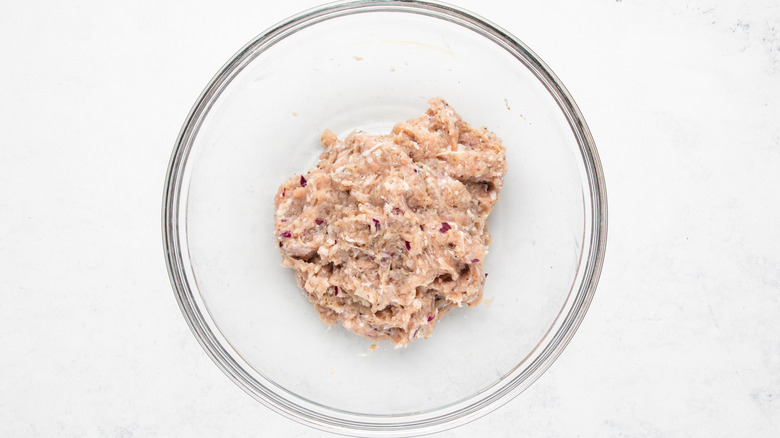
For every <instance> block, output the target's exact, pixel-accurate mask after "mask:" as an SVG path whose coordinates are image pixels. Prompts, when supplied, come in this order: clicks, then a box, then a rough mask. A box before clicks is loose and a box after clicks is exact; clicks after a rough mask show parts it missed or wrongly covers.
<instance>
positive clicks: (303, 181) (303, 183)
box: [301, 175, 306, 187]
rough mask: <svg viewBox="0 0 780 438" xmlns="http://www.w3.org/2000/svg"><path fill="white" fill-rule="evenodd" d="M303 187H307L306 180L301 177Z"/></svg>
mask: <svg viewBox="0 0 780 438" xmlns="http://www.w3.org/2000/svg"><path fill="white" fill-rule="evenodd" d="M301 187H306V178H304V177H303V175H301Z"/></svg>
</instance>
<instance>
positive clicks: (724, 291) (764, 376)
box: [0, 0, 780, 437]
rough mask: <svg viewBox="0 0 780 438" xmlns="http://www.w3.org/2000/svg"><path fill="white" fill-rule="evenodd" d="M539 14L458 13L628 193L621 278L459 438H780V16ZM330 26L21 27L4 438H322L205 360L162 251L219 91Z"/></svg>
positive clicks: (606, 283)
mask: <svg viewBox="0 0 780 438" xmlns="http://www.w3.org/2000/svg"><path fill="white" fill-rule="evenodd" d="M525 3H527V4H523V2H520V4H518V5H516V6H511V5H510V4H509V2H503V1H498V0H483V1H475V0H462V1H458V2H457V4H459V5H461V6H463V7H465V8H467V9H471V10H473V11H475V12H477V13H478V14H480V15H482V16H485V17H487V18H489V19H491V20H493V21H495V22H497V23H498V24H500V25H502V26H503V27H505V28H507V29H508V30H510V31H511V32H512V33H514V34H515V35H517V36H518V37H519V38H520V39H522V40H523V41H525V42H526V43H527V44H529V45H530V46H531V47H532V48H533V49H534V50H535V51H536V52H537V53H538V54H539V55H540V56H541V57H542V58H543V59H544V60H545V61H546V62H547V63H548V64H549V65H550V66H551V67H552V68H553V70H554V71H555V72H556V73H557V74H558V75H559V76H560V77H561V78H562V80H563V81H564V83H565V84H566V85H567V87H568V88H569V90H570V91H571V92H572V94H573V95H574V98H575V99H576V101H577V102H578V103H579V105H580V107H581V109H582V110H583V112H584V114H585V116H586V119H587V120H588V122H589V124H590V127H591V129H592V131H593V134H594V136H595V139H596V142H597V145H598V147H599V151H600V153H601V158H602V160H603V165H604V169H605V173H606V176H607V184H608V191H609V208H610V212H609V213H610V230H609V244H608V248H607V260H606V264H605V268H604V272H603V275H602V279H601V283H600V286H599V289H598V292H597V294H596V298H595V301H594V302H593V305H592V307H591V310H590V312H589V313H588V315H587V317H586V319H585V321H584V323H583V324H582V326H581V328H580V330H579V332H578V333H577V335H576V336H575V337H574V340H573V341H572V343H571V344H570V345H569V347H568V348H567V350H566V351H565V352H564V354H563V355H562V356H561V357H560V359H559V360H558V361H557V362H556V363H555V364H554V365H553V366H552V368H551V369H550V370H549V371H548V372H547V373H546V374H545V375H544V376H543V377H542V378H541V379H540V380H539V381H538V382H537V383H535V384H534V385H533V386H532V387H531V388H530V389H529V390H528V391H526V392H525V393H524V394H522V395H521V396H520V397H518V398H516V399H515V400H513V401H511V402H510V403H508V404H507V405H505V406H504V407H503V408H501V409H499V410H498V411H496V412H494V413H492V414H490V415H488V416H487V417H484V418H482V419H480V420H478V421H476V422H473V423H471V424H469V425H467V426H464V427H462V428H458V429H456V430H453V431H450V432H448V433H446V434H442V435H441V436H453V437H471V436H499V437H509V436H520V435H521V434H522V435H523V436H632V437H644V436H652V437H656V436H706V437H717V436H751V437H759V436H778V435H780V400H779V399H780V3H777V2H776V1H771V0H762V1H755V2H732V1H726V0H689V1H669V0H664V1H635V0H623V1H617V2H616V1H606V0H604V1H596V0H589V1H585V2H574V1H560V0H556V1H551V2H534V3H533V4H531V2H525ZM316 4H317V2H316V1H312V0H294V1H289V2H274V3H263V2H257V1H255V2H250V1H226V2H221V4H220V5H219V6H217V4H216V3H212V2H203V1H194V2H151V1H140V2H139V1H120V2H99V1H83V0H79V1H74V2H55V1H41V2H2V4H0V59H2V60H3V64H2V68H0V102H2V105H0V132H1V133H2V140H1V142H2V145H1V146H0V293H2V304H0V351H1V352H2V357H3V359H2V360H0V376H1V377H0V435H2V436H74V437H75V436H112V437H114V436H116V437H130V436H137V437H141V436H144V437H147V436H150V437H156V436H159V437H168V436H291V437H318V436H323V435H325V434H323V433H321V432H318V431H316V430H313V429H309V428H307V427H305V426H301V425H299V424H297V423H293V422H291V421H288V420H287V419H285V418H283V417H281V416H279V415H277V414H275V413H273V412H271V411H270V410H268V409H266V408H264V407H262V406H261V405H259V404H258V403H256V402H255V401H253V400H252V399H251V398H250V397H248V396H247V395H245V394H244V393H243V392H242V391H241V390H239V389H238V388H237V387H236V386H235V385H234V384H233V383H231V382H230V381H229V380H228V379H227V377H225V376H224V375H223V374H222V373H221V372H220V371H219V370H218V369H217V367H216V366H215V365H214V364H213V363H212V362H211V361H210V360H209V359H208V358H207V357H206V355H205V353H204V352H203V351H202V350H201V348H200V346H199V345H198V344H197V342H196V341H195V338H194V337H193V336H192V335H191V333H190V332H189V330H188V328H187V326H186V324H185V323H184V319H183V318H182V316H181V314H180V312H179V309H178V307H177V305H176V303H175V301H174V298H173V295H172V293H171V291H170V286H169V283H168V278H167V275H166V272H165V268H164V263H163V255H162V249H161V236H160V201H161V194H162V185H163V178H164V174H165V170H166V166H167V162H168V157H169V154H170V151H171V149H172V146H173V143H174V140H175V138H176V135H177V133H178V130H179V127H180V125H181V123H182V122H183V120H184V117H185V115H186V113H187V111H188V110H189V108H190V106H191V105H192V103H193V102H194V100H195V98H196V97H197V95H198V94H199V93H200V91H201V89H202V88H203V87H204V86H205V85H206V83H207V81H208V80H209V78H210V77H211V76H212V74H214V73H215V72H216V70H217V69H218V68H219V67H220V66H221V65H222V63H223V62H225V61H226V60H227V59H228V58H229V57H230V56H231V55H232V54H233V53H234V52H235V51H236V50H237V49H238V48H239V47H240V46H242V45H243V44H244V43H245V42H247V41H248V40H250V39H251V38H252V37H253V36H255V35H256V34H258V33H259V32H260V31H262V30H263V29H264V28H266V27H267V26H269V25H271V24H273V23H274V22H276V21H278V20H281V19H283V18H285V17H287V16H288V15H291V14H292V13H294V12H297V11H299V10H301V9H304V8H308V7H311V6H314V5H316Z"/></svg>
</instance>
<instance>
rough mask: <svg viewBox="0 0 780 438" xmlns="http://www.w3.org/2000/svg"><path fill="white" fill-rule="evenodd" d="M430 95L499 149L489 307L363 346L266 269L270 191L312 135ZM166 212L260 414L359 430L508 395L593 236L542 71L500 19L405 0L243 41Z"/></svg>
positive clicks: (574, 127)
mask: <svg viewBox="0 0 780 438" xmlns="http://www.w3.org/2000/svg"><path fill="white" fill-rule="evenodd" d="M435 96H441V97H444V98H445V99H447V100H448V102H449V103H450V104H451V105H452V106H453V107H454V108H455V109H456V110H457V111H458V112H459V113H460V114H461V115H462V116H463V118H464V120H466V121H467V122H469V123H470V124H472V125H477V126H480V125H483V126H487V127H488V128H489V129H490V130H491V131H493V132H495V133H496V134H497V135H498V136H499V137H500V138H502V139H503V141H504V144H505V145H506V147H507V159H508V169H509V170H508V173H507V176H506V180H505V185H504V188H503V190H502V192H501V194H500V198H499V202H498V204H497V206H496V208H495V210H494V211H493V213H492V215H491V217H490V220H489V227H490V231H491V233H492V235H493V243H492V245H491V247H490V254H489V255H488V256H487V258H486V261H485V263H486V271H487V272H488V273H489V277H488V278H487V281H486V285H485V295H484V302H483V304H482V305H479V306H477V307H475V308H462V309H455V310H454V311H452V312H450V313H449V314H448V315H447V316H446V317H445V318H444V319H443V320H442V321H441V322H440V323H439V324H438V325H437V327H436V329H435V330H434V334H433V336H432V337H431V338H429V339H422V340H417V341H415V342H413V343H412V344H411V345H410V346H409V347H408V348H404V349H394V348H392V344H390V343H389V342H385V343H381V344H380V346H379V348H378V349H377V350H376V351H371V349H370V348H369V347H370V345H371V344H372V342H371V341H369V340H366V339H363V338H361V337H358V336H356V335H354V334H351V333H348V332H346V331H345V330H344V329H343V328H341V327H340V326H338V327H333V328H327V327H326V326H325V325H324V324H323V323H322V322H320V320H319V318H318V316H317V314H316V312H315V311H314V310H313V309H312V306H311V304H309V302H308V301H307V299H306V298H305V297H304V296H303V294H302V293H301V291H300V290H299V288H298V287H297V286H296V284H295V281H294V277H293V273H292V271H291V270H289V269H285V268H282V267H281V266H280V262H281V257H280V254H279V252H278V249H277V248H276V246H275V237H274V226H273V216H274V215H273V211H274V207H273V195H274V193H275V191H276V189H277V187H278V186H279V184H281V183H282V182H283V181H284V180H285V179H286V178H288V177H290V176H292V175H294V174H296V173H302V172H304V171H305V170H307V169H308V168H310V167H311V166H312V165H313V164H314V163H315V162H316V160H317V157H318V155H319V152H320V149H321V147H320V145H319V137H320V135H321V133H322V132H323V130H325V129H326V128H328V129H331V130H333V131H334V132H336V133H339V134H344V133H347V132H349V131H351V130H353V129H363V130H367V131H369V132H375V133H386V132H389V130H390V128H391V127H392V125H393V124H394V123H395V122H399V121H403V120H406V119H409V118H412V117H416V116H418V115H420V114H422V113H423V112H424V110H425V109H426V101H427V100H428V99H429V98H431V97H435ZM163 209H164V211H163V233H164V246H165V254H166V257H167V263H168V269H169V273H170V277H171V282H172V285H173V289H174V291H175V294H176V297H177V299H178V301H179V304H180V306H181V309H182V312H183V313H184V316H185V318H186V320H187V323H188V324H189V325H190V327H191V329H192V331H193V333H194V334H195V336H196V337H197V339H198V341H199V342H200V343H201V345H202V346H203V348H204V349H205V350H206V352H207V353H208V354H209V355H210V356H211V358H212V359H213V360H214V362H215V363H216V364H217V365H218V366H219V367H220V368H221V369H222V370H223V371H224V372H225V373H226V374H227V375H228V376H229V377H230V378H231V379H232V380H233V381H235V382H236V384H238V385H239V386H240V387H241V388H242V389H244V390H245V391H246V392H247V393H249V394H250V395H251V396H252V397H254V398H256V399H257V400H258V401H260V402H262V403H263V404H265V405H266V406H268V407H270V408H271V409H273V410H275V411H277V412H279V413H281V414H284V415H286V416H288V417H290V418H292V419H294V420H297V421H299V422H301V423H304V424H307V425H311V426H315V427H318V428H321V429H324V430H328V431H331V432H337V433H342V434H352V435H360V436H387V435H393V436H409V435H418V434H423V433H430V432H435V431H439V430H444V429H447V428H450V427H453V426H456V425H459V424H463V423H465V422H467V421H470V420H473V419H475V418H478V417H480V416H482V415H484V414H486V413H487V412H490V411H491V410H493V409H495V408H497V407H499V406H500V405H502V404H503V403H506V402H507V401H509V400H510V399H512V398H513V397H515V396H517V395H518V394H520V393H521V392H522V391H523V390H524V389H526V388H527V387H528V386H529V385H530V384H531V383H532V382H533V381H534V380H535V379H537V378H538V377H539V376H540V375H541V374H542V373H543V372H544V371H545V370H546V369H547V368H548V367H549V366H550V364H551V363H552V362H553V361H554V360H555V358H556V357H557V356H558V355H559V354H560V353H561V351H562V349H563V348H564V347H565V345H566V344H567V343H568V341H569V339H570V338H571V337H572V335H573V334H574V331H575V330H576V328H577V326H578V325H579V323H580V321H581V320H582V318H583V316H584V315H585V312H586V310H587V307H588V305H589V303H590V301H591V299H592V297H593V294H594V291H595V287H596V282H597V279H598V276H599V272H600V269H601V265H602V262H603V257H604V246H605V239H606V193H605V186H604V178H603V174H602V170H601V167H600V164H599V159H598V156H597V153H596V148H595V145H594V143H593V139H592V137H591V135H590V132H589V130H588V127H587V125H586V124H585V121H584V119H583V117H582V114H580V111H579V110H578V108H577V106H576V105H575V103H574V101H573V100H572V98H571V96H570V95H569V93H568V92H567V91H566V89H565V88H564V86H563V85H562V84H561V83H560V81H559V80H558V79H557V78H556V77H555V75H554V74H553V73H552V71H551V70H550V69H549V68H548V67H547V66H546V65H545V64H544V63H543V62H542V61H541V60H540V59H539V58H538V57H537V56H536V55H535V54H534V53H533V52H532V51H531V50H530V49H529V48H527V47H526V46H525V45H524V44H523V43H521V42H520V41H519V40H517V39H516V38H515V37H513V36H512V35H510V34H509V33H508V32H506V31H505V30H503V29H501V28H499V27H497V26H496V25H494V24H492V23H490V22H488V21H486V20H484V19H482V18H479V17H477V16H475V15H473V14H471V13H469V12H466V11H464V10H461V9H458V8H456V7H452V6H447V5H441V4H434V3H427V2H414V1H413V2H410V1H357V2H347V3H337V4H330V5H326V6H324V7H322V8H319V9H314V10H310V11H307V12H304V13H301V14H300V15H297V16H295V17H292V18H290V19H288V20H286V21H284V22H283V23H280V24H278V25H276V26H274V27H273V28H271V29H269V30H268V31H266V32H265V33H263V34H262V35H260V36H259V37H257V38H256V39H255V40H253V41H252V42H250V43H249V44H248V45H247V46H246V47H244V48H243V49H241V50H240V51H239V52H238V53H237V54H236V55H235V56H234V57H233V58H232V59H231V60H230V61H229V62H228V63H227V64H226V65H225V66H224V67H223V68H222V70H220V71H219V72H218V74H217V75H216V76H215V77H214V78H213V79H212V81H211V83H210V84H209V85H208V87H207V88H206V90H205V91H204V92H203V94H202V95H201V96H200V98H199V99H198V101H197V103H196V104H195V106H194V107H193V109H192V111H191V113H190V115H189V117H188V118H187V120H186V122H185V124H184V127H183V128H182V131H181V134H180V137H179V139H178V143H177V144H176V147H175V149H174V152H173V156H172V158H171V163H170V169H169V173H168V176H167V185H166V188H165V196H164V206H163Z"/></svg>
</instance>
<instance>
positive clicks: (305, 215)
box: [274, 98, 506, 347]
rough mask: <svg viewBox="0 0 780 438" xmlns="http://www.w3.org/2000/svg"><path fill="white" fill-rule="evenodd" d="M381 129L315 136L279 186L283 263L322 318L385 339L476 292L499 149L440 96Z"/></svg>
mask: <svg viewBox="0 0 780 438" xmlns="http://www.w3.org/2000/svg"><path fill="white" fill-rule="evenodd" d="M429 106H430V107H429V108H428V110H427V111H426V113H425V114H424V115H423V116H421V117H419V118H416V119H412V120H409V121H407V122H403V123H399V124H397V125H396V126H395V127H394V128H393V131H392V133H391V134H389V135H369V134H366V133H364V132H359V131H357V132H352V133H351V134H349V136H347V138H346V139H345V140H344V141H341V140H339V139H338V138H337V137H336V135H335V134H334V133H333V132H331V131H325V133H324V134H323V135H322V144H323V146H324V147H325V151H324V152H323V153H322V155H321V156H320V161H319V163H318V164H317V166H316V167H315V168H313V169H311V170H309V171H308V172H307V173H305V174H303V175H296V176H294V177H292V178H290V179H289V180H288V181H286V182H285V183H284V184H282V185H281V187H279V191H278V192H277V194H276V197H275V198H274V203H275V205H276V218H275V219H276V222H275V225H276V238H277V242H278V246H279V249H280V251H281V253H282V257H283V259H284V261H283V266H286V267H290V268H293V269H295V272H296V279H297V281H298V284H299V285H300V286H301V287H302V288H303V290H304V292H305V293H306V294H307V296H308V298H309V300H310V301H311V302H313V303H314V307H315V309H316V310H317V311H318V312H319V315H320V318H321V319H322V320H323V321H324V322H326V323H327V324H336V323H337V322H341V324H343V325H344V327H346V328H347V329H348V330H350V331H352V332H354V333H357V334H359V335H362V336H365V337H368V338H371V339H391V340H392V341H393V343H394V344H395V345H396V347H399V346H404V345H406V344H408V343H409V342H410V341H412V340H414V339H417V338H420V337H428V336H430V335H431V332H432V330H433V327H434V325H435V324H436V322H437V321H439V319H440V318H441V317H442V316H443V315H444V314H445V313H447V311H448V310H449V309H451V308H452V307H453V306H462V305H464V304H466V305H469V306H473V305H476V304H479V302H480V300H481V299H482V288H483V285H484V282H485V277H486V274H485V273H484V268H483V261H484V259H485V255H486V254H487V248H488V244H489V243H490V234H489V233H488V230H487V222H486V221H487V217H488V214H490V211H491V210H492V208H493V206H494V205H495V203H496V200H497V196H498V192H499V190H500V189H501V186H502V184H503V179H504V174H505V173H506V150H505V148H504V146H503V145H502V144H501V140H500V139H498V138H497V137H496V136H495V135H494V134H492V133H491V132H489V131H488V130H487V129H485V128H480V129H474V128H472V127H471V126H469V125H468V124H467V123H466V122H464V121H463V120H461V118H460V116H459V115H458V114H456V113H455V111H454V110H453V109H452V108H451V107H450V106H449V105H448V104H447V103H446V102H445V101H444V100H443V99H441V98H434V99H431V100H430V102H429Z"/></svg>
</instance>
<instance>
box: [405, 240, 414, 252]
mask: <svg viewBox="0 0 780 438" xmlns="http://www.w3.org/2000/svg"><path fill="white" fill-rule="evenodd" d="M404 243H405V244H406V250H407V251H411V249H412V245H411V244H410V243H409V241H408V240H404Z"/></svg>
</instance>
